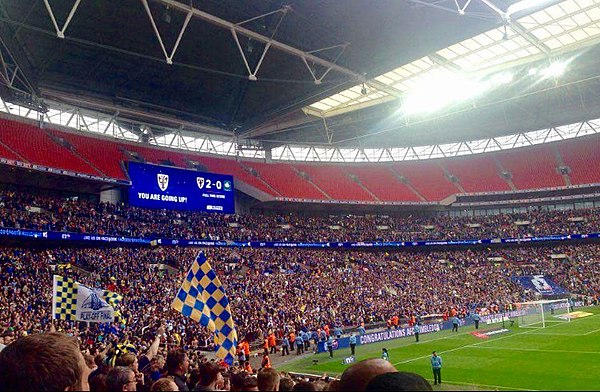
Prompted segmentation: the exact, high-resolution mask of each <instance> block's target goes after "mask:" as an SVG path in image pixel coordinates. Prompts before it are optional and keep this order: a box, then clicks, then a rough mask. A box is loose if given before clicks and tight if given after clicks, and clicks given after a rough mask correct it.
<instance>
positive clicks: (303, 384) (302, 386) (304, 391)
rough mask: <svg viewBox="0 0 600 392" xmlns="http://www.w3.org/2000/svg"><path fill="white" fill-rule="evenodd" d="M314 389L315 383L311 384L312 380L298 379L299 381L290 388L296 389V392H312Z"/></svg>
mask: <svg viewBox="0 0 600 392" xmlns="http://www.w3.org/2000/svg"><path fill="white" fill-rule="evenodd" d="M316 390H317V389H316V388H315V384H313V383H312V382H308V381H300V382H299V383H297V384H296V385H294V388H293V389H292V391H298V392H312V391H316Z"/></svg>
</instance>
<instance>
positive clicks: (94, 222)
mask: <svg viewBox="0 0 600 392" xmlns="http://www.w3.org/2000/svg"><path fill="white" fill-rule="evenodd" d="M31 207H37V208H39V209H41V210H40V211H41V212H33V210H35V211H37V210H36V209H33V210H32V208H31ZM580 218H582V219H583V220H580ZM525 221H527V222H529V223H528V224H517V223H518V222H525ZM0 227H10V228H20V229H35V230H48V231H62V232H75V233H90V234H92V233H93V234H102V235H119V236H130V237H162V238H164V237H167V238H179V239H213V240H237V241H310V242H339V241H344V242H345V241H375V240H377V241H412V240H418V239H424V240H451V239H467V238H500V237H528V236H538V235H550V234H581V233H592V232H599V231H600V213H599V211H598V209H587V210H567V211H542V210H532V211H530V212H528V213H521V214H500V215H491V216H474V217H460V218H459V217H449V216H411V215H407V216H352V215H349V216H328V217H305V216H299V215H294V214H286V215H272V216H271V215H222V214H207V213H201V212H189V211H167V210H150V209H144V208H137V207H132V206H127V205H125V204H117V205H115V204H108V203H96V202H91V201H85V200H73V199H70V200H66V199H61V198H56V197H46V196H36V195H31V194H27V193H21V192H14V191H0Z"/></svg>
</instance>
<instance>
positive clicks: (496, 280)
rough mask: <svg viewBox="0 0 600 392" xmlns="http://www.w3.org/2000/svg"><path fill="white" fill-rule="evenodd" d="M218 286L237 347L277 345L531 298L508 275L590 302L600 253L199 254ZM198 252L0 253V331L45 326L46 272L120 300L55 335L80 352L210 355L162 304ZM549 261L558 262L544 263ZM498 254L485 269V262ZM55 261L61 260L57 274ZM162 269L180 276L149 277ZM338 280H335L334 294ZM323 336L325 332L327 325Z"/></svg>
mask: <svg viewBox="0 0 600 392" xmlns="http://www.w3.org/2000/svg"><path fill="white" fill-rule="evenodd" d="M205 251H206V252H207V255H208V257H209V260H211V262H212V264H213V268H214V269H215V271H216V272H217V274H218V275H219V276H221V278H222V282H223V283H224V285H225V288H226V290H227V293H228V296H229V299H230V301H231V306H232V313H233V315H234V320H235V323H236V325H237V328H238V334H239V336H240V339H241V338H242V337H247V338H248V340H250V341H258V342H262V341H264V339H266V337H267V335H268V334H269V331H271V332H272V333H273V334H274V335H275V337H276V338H277V340H278V341H279V340H280V339H281V337H283V336H284V335H287V334H289V332H290V331H304V332H305V333H307V334H308V336H310V337H311V338H312V337H313V336H314V334H315V333H316V332H317V331H319V330H320V329H322V328H323V327H324V326H330V327H331V329H332V330H333V328H334V327H339V328H356V327H357V326H359V325H361V324H363V323H364V324H367V325H368V324H372V323H381V322H385V321H387V320H389V319H391V318H392V317H395V316H396V317H398V318H399V319H400V320H409V319H411V318H412V317H413V316H425V315H439V316H440V317H442V316H445V317H447V316H448V314H451V313H457V314H458V315H459V316H460V317H465V316H466V315H467V314H468V313H469V312H470V311H472V310H474V309H478V311H479V312H497V311H501V310H502V309H503V307H505V306H507V305H508V304H511V303H514V302H521V301H523V300H527V299H530V298H532V297H533V294H532V293H525V292H523V290H522V289H521V287H520V286H518V285H516V284H515V283H514V282H513V281H512V280H511V277H514V276H521V275H533V274H538V273H539V274H544V275H549V276H551V277H553V278H554V280H555V281H556V282H557V283H558V284H560V285H562V286H563V287H565V288H566V289H568V290H570V291H571V292H573V293H576V294H581V295H586V296H588V297H589V298H591V299H592V300H596V301H597V298H598V294H599V293H600V258H599V256H598V255H599V254H600V245H595V244H590V245H581V246H564V247H554V248H547V247H539V248H537V247H527V248H509V249H502V248H500V249H487V250H486V249H481V250H460V251H448V252H427V253H425V252H390V253H387V252H358V251H356V252H344V251H324V250H307V251H302V252H298V251H297V250H268V249H251V248H242V249H236V250H231V249H207V250H205ZM197 252H198V249H192V248H178V247H170V248H168V247H156V248H141V249H137V248H55V249H23V248H12V247H4V248H0V287H1V292H0V294H1V295H0V332H3V333H5V332H11V334H12V336H22V335H24V334H31V333H39V332H43V331H47V330H49V329H50V326H51V323H50V309H51V291H52V274H53V273H56V274H62V275H67V276H71V277H73V278H74V279H76V280H77V281H80V282H82V283H84V284H87V285H89V286H93V287H102V288H108V289H109V290H111V291H115V292H117V293H119V294H121V295H123V296H124V300H123V303H122V309H123V316H124V318H125V319H126V320H127V322H126V324H119V323H113V324H110V325H104V324H102V325H97V324H92V325H91V326H89V327H88V326H85V328H82V326H81V325H79V324H78V323H70V322H64V321H61V322H55V323H54V327H55V328H57V329H58V330H62V331H66V332H68V333H70V334H73V335H76V336H83V337H85V341H86V342H88V343H89V346H90V347H91V346H93V345H95V344H97V343H98V342H102V344H106V343H107V342H112V341H116V340H118V339H121V338H122V337H123V336H125V335H127V336H130V337H131V338H132V339H135V342H136V343H137V344H139V345H140V346H141V347H148V346H149V345H150V341H149V340H148V339H147V337H146V335H145V333H146V332H147V331H148V330H149V329H152V328H157V326H158V324H160V323H164V324H165V325H166V327H167V330H168V332H169V339H170V343H173V344H175V343H178V344H182V345H186V346H187V347H190V348H192V349H194V350H202V349H208V350H210V349H211V344H212V342H211V339H210V335H209V333H208V332H207V330H206V329H205V328H203V327H200V326H199V325H198V324H197V323H195V322H193V321H191V320H189V319H186V318H184V317H182V316H181V315H179V313H177V312H175V311H173V310H171V307H170V305H171V302H172V301H173V298H174V297H175V294H176V293H177V289H178V288H179V286H180V284H181V272H182V271H183V272H185V271H186V270H187V268H188V267H189V264H191V261H192V260H193V259H194V257H195V256H196V253H197ZM551 254H564V255H566V257H568V258H567V259H559V260H553V259H551V258H550V255H551ZM492 256H493V257H503V258H504V259H505V261H504V262H494V263H492V262H490V261H488V257H492ZM65 263H68V264H67V266H66V267H65ZM159 263H161V264H162V263H164V264H168V265H170V266H172V267H174V268H176V269H177V270H178V271H179V273H178V275H174V276H169V275H165V274H167V272H166V271H164V270H159V269H158V268H157V264H159ZM339 282H344V284H343V285H341V284H339ZM328 328H329V327H328Z"/></svg>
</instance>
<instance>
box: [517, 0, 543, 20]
mask: <svg viewBox="0 0 600 392" xmlns="http://www.w3.org/2000/svg"><path fill="white" fill-rule="evenodd" d="M550 3H552V1H551V0H521V1H519V2H516V3H514V4H511V5H510V6H509V7H508V9H507V10H506V16H507V17H509V18H510V17H511V16H512V15H514V14H516V13H518V12H521V11H525V10H528V9H531V8H537V7H541V6H543V5H546V4H550Z"/></svg>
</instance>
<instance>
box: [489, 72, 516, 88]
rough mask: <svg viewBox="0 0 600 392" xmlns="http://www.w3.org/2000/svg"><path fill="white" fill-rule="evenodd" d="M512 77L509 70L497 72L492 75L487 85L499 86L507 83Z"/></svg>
mask: <svg viewBox="0 0 600 392" xmlns="http://www.w3.org/2000/svg"><path fill="white" fill-rule="evenodd" d="M513 79H514V76H513V74H512V73H510V72H502V73H499V74H495V75H492V76H491V77H490V78H489V80H488V82H487V84H488V85H489V87H496V86H501V85H503V84H509V83H510V82H512V81H513Z"/></svg>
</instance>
